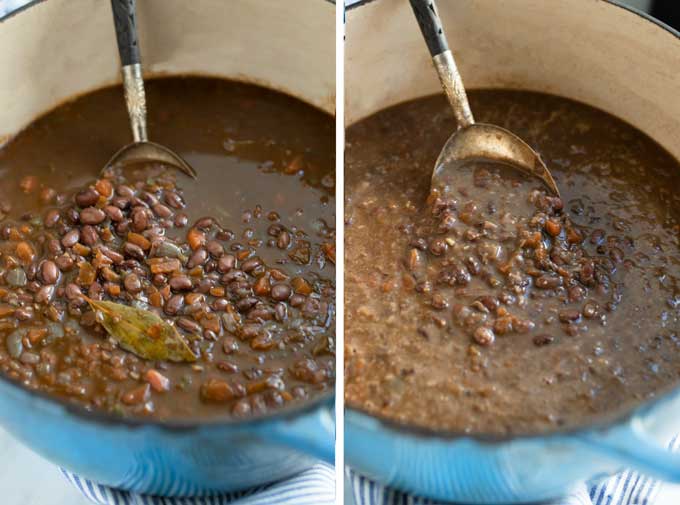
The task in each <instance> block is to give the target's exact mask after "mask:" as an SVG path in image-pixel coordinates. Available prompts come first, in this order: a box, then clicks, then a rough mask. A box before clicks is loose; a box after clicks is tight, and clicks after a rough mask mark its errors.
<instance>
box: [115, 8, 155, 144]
mask: <svg viewBox="0 0 680 505" xmlns="http://www.w3.org/2000/svg"><path fill="white" fill-rule="evenodd" d="M135 4H136V1H135V0H111V9H112V11H113V22H114V25H115V27H116V40H117V41H118V53H119V54H120V63H121V66H122V69H121V71H122V73H123V88H124V90H125V103H126V105H127V109H128V115H129V116H130V127H131V128H132V137H133V139H134V141H135V142H143V141H146V140H148V134H147V130H146V94H145V93H144V79H143V78H142V60H141V57H140V53H139V37H138V35H137V13H136V10H137V9H136V5H135Z"/></svg>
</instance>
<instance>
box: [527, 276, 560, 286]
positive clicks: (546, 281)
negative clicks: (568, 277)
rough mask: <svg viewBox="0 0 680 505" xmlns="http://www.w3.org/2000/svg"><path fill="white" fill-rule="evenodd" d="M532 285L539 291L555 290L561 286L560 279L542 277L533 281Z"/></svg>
mask: <svg viewBox="0 0 680 505" xmlns="http://www.w3.org/2000/svg"><path fill="white" fill-rule="evenodd" d="M534 284H535V285H536V287H537V288H539V289H555V288H556V287H558V286H561V285H562V277H557V276H554V275H542V276H540V277H538V278H537V279H536V280H535V281H534Z"/></svg>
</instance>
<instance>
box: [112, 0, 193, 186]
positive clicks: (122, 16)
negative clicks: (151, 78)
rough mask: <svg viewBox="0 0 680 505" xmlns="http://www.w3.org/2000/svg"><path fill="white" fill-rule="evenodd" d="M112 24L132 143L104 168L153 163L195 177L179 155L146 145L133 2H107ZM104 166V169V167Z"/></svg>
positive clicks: (161, 147) (142, 91)
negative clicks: (116, 43)
mask: <svg viewBox="0 0 680 505" xmlns="http://www.w3.org/2000/svg"><path fill="white" fill-rule="evenodd" d="M111 8H112V10H113V21H114V24H115V26H116V39H117V41H118V52H119V53H120V63H121V66H122V73H123V87H124V89H125V103H126V105H127V110H128V115H129V116H130V126H131V127H132V138H133V142H132V143H131V144H128V145H126V146H124V147H123V148H122V149H120V150H119V151H118V152H117V153H116V154H114V155H113V157H112V158H111V159H110V160H109V162H108V163H107V165H106V167H109V166H114V165H130V164H136V163H148V162H157V163H161V164H164V165H169V166H172V167H174V168H177V169H178V170H180V171H181V172H183V173H185V174H186V175H188V176H189V177H193V178H194V179H195V178H196V171H195V170H194V169H193V168H192V167H191V165H189V163H187V162H186V161H185V160H184V159H182V157H181V156H179V155H178V154H177V153H175V152H173V151H172V150H170V149H168V148H167V147H165V146H162V145H160V144H157V143H155V142H150V141H149V139H148V134H147V130H146V96H145V93H144V79H143V78H142V63H141V58H140V55H139V43H138V37H137V15H136V8H135V0H111ZM106 167H105V168H106Z"/></svg>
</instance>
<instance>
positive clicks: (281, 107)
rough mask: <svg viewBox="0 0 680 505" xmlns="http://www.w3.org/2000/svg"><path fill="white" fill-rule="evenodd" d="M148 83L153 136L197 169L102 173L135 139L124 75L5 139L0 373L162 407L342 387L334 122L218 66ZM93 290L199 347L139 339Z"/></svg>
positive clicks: (171, 411)
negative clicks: (102, 306)
mask: <svg viewBox="0 0 680 505" xmlns="http://www.w3.org/2000/svg"><path fill="white" fill-rule="evenodd" d="M147 94H148V101H149V108H150V113H151V115H150V118H149V130H150V132H151V135H152V137H153V139H154V140H155V141H158V142H160V143H162V144H165V145H168V146H171V147H172V148H173V149H176V150H177V151H178V152H179V153H180V154H181V155H182V156H184V157H185V158H186V159H187V160H188V161H189V162H190V163H191V164H192V166H193V167H194V168H195V169H196V171H197V172H198V174H199V177H198V180H196V181H194V180H191V179H189V178H187V177H186V176H184V175H182V174H181V173H180V172H177V171H173V170H167V169H166V168H165V167H161V166H153V165H149V166H142V167H127V168H124V169H121V168H120V167H118V168H115V169H109V170H108V171H107V172H106V173H105V174H103V175H101V174H100V170H101V168H102V167H103V166H104V165H105V164H106V162H107V160H108V159H109V157H110V156H111V155H112V154H113V153H114V152H115V151H116V150H117V149H118V148H119V147H120V146H122V145H124V144H125V143H127V142H129V125H128V119H127V116H126V112H125V108H124V103H123V99H122V96H121V95H122V92H121V90H120V88H118V87H116V88H107V89H103V90H99V91H96V92H93V93H90V94H87V95H85V96H82V97H80V98H78V99H76V100H75V101H72V102H70V103H67V104H65V105H62V106H60V107H58V108H57V109H55V110H54V111H52V112H50V113H48V114H47V115H45V116H44V117H42V118H40V119H39V120H37V121H36V122H34V123H33V124H31V125H30V126H29V127H28V128H27V129H26V130H25V131H23V132H21V133H20V134H19V135H18V136H17V137H16V138H15V139H13V140H12V141H11V142H9V143H8V144H7V145H6V146H4V148H3V149H2V150H0V174H1V177H2V182H1V183H0V205H1V209H0V210H1V211H2V215H1V216H0V217H1V218H2V219H1V221H0V371H1V372H2V373H3V374H5V375H6V376H8V377H10V378H11V379H14V380H17V381H20V382H22V383H23V384H25V385H26V386H28V387H30V388H33V389H38V390H41V391H45V392H47V393H49V394H53V395H55V396H59V397H62V398H67V399H69V400H72V401H74V402H77V403H79V404H82V405H84V406H86V407H87V408H91V409H101V410H105V411H110V412H115V413H119V414H122V415H132V416H138V415H143V416H153V417H157V418H169V417H172V418H187V417H191V418H207V417H218V416H219V417H228V416H231V415H233V416H239V417H245V416H252V415H257V414H260V413H263V412H267V411H271V410H273V409H278V408H280V407H282V406H284V405H289V404H291V405H294V404H297V403H301V402H304V401H306V400H307V399H309V398H313V397H315V396H318V395H319V394H321V393H323V392H326V391H330V390H332V387H333V380H334V342H335V330H334V328H335V320H334V303H335V300H334V296H335V295H334V290H335V266H334V261H335V230H334V219H335V218H334V215H335V209H334V198H333V194H334V139H335V134H334V120H333V118H332V117H330V116H328V115H326V114H324V113H322V112H320V111H318V110H316V109H313V108H312V107H310V106H308V105H305V104H303V103H302V102H300V101H298V100H296V99H293V98H291V97H288V96H285V95H283V94H279V93H276V92H273V91H269V90H266V89H263V88H259V87H256V86H251V85H247V84H240V83H234V82H229V81H222V80H217V79H207V78H167V79H158V80H151V81H150V82H149V83H148V89H147ZM97 302H113V303H115V304H119V305H117V307H120V306H125V307H134V308H135V309H138V311H139V312H140V313H142V314H149V313H152V315H154V314H155V315H156V316H160V319H159V321H163V322H165V323H168V324H169V325H171V327H172V331H173V332H175V337H177V338H180V339H182V341H183V342H184V345H186V346H187V347H188V349H190V352H189V354H188V355H189V356H192V359H191V360H187V361H185V362H183V361H182V360H180V362H171V361H169V360H161V359H144V357H145V356H146V355H144V354H139V353H136V352H130V350H129V349H128V348H127V347H125V346H121V345H120V338H119V337H121V335H116V334H115V332H114V333H111V332H110V331H108V329H107V328H106V324H105V323H106V321H105V318H104V315H105V314H104V312H103V311H101V310H99V309H97V305H96V303H97ZM112 317H113V318H112V321H114V322H116V323H117V324H119V325H120V324H122V323H123V322H129V321H130V319H129V318H120V317H119V316H115V315H114V316H112ZM123 319H124V321H123ZM153 329H154V328H152V327H149V328H144V332H146V337H150V338H156V337H158V335H154V334H153V332H152V331H151V330H153ZM157 329H158V327H156V330H157ZM144 332H142V333H144Z"/></svg>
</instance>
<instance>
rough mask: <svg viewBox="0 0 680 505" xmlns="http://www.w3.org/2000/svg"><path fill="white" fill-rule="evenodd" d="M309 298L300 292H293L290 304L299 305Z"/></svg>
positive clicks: (292, 305)
mask: <svg viewBox="0 0 680 505" xmlns="http://www.w3.org/2000/svg"><path fill="white" fill-rule="evenodd" d="M306 299H307V297H306V296H304V295H300V294H297V293H295V294H293V296H291V297H290V302H289V303H290V305H291V307H299V306H300V305H302V304H303V303H305V300H306Z"/></svg>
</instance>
